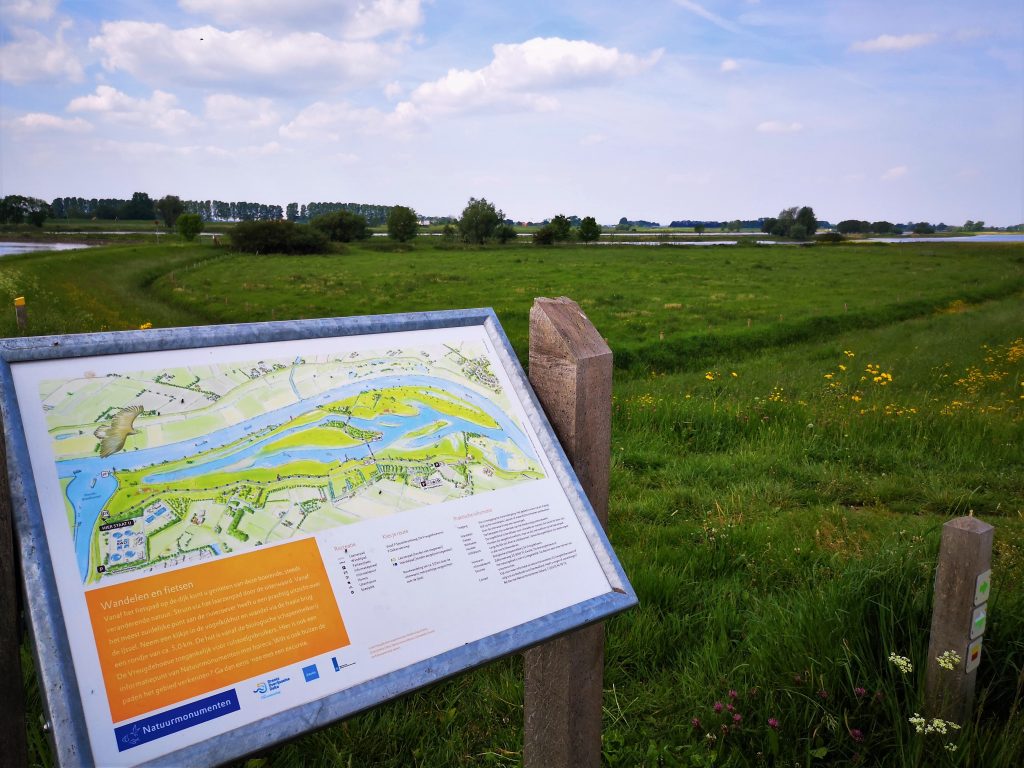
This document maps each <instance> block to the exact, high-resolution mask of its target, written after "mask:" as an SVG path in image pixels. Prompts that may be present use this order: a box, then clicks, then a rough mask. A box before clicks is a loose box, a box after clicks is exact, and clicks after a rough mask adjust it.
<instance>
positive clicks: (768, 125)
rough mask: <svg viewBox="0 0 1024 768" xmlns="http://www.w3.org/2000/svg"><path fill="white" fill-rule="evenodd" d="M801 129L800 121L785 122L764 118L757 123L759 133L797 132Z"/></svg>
mask: <svg viewBox="0 0 1024 768" xmlns="http://www.w3.org/2000/svg"><path fill="white" fill-rule="evenodd" d="M803 129H804V126H803V124H802V123H797V122H792V123H787V122H784V121H782V120H765V121H764V122H763V123H758V124H757V130H758V131H760V132H761V133H797V132H799V131H802V130H803Z"/></svg>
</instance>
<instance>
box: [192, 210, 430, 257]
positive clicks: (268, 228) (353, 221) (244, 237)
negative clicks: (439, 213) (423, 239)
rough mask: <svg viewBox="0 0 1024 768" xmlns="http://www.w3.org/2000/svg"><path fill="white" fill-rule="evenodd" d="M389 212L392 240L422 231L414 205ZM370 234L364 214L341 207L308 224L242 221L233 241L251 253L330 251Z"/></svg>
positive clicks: (232, 233)
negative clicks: (333, 246)
mask: <svg viewBox="0 0 1024 768" xmlns="http://www.w3.org/2000/svg"><path fill="white" fill-rule="evenodd" d="M387 211H388V215H387V218H386V219H385V224H386V225H387V232H388V237H390V238H391V239H392V240H395V241H397V242H400V243H405V242H409V241H410V240H412V239H414V238H415V237H416V235H417V234H419V228H420V219H419V216H418V215H417V214H416V211H414V210H413V209H412V208H408V207H406V206H404V205H392V206H387ZM187 216H188V214H185V215H184V216H182V217H181V219H185V218H186V217H187ZM197 218H198V217H197ZM181 219H179V223H180V221H181ZM201 223H202V221H201V220H200V224H201ZM370 236H371V232H370V228H369V222H368V221H367V219H366V217H365V216H364V215H363V214H361V213H355V212H353V211H351V210H349V209H348V208H338V209H336V210H333V211H330V212H328V213H323V214H320V215H318V216H315V217H314V218H313V219H312V220H310V222H309V223H308V224H302V223H299V222H297V221H292V220H290V219H280V220H277V221H273V220H271V221H252V222H241V223H239V224H237V225H236V226H235V228H234V229H233V230H232V231H231V244H232V245H233V246H234V247H235V248H236V249H237V250H240V251H245V252H247V253H287V254H300V253H326V252H328V251H329V250H330V249H331V245H330V244H331V243H352V242H355V241H357V240H366V239H368V238H369V237H370ZM189 239H191V238H189Z"/></svg>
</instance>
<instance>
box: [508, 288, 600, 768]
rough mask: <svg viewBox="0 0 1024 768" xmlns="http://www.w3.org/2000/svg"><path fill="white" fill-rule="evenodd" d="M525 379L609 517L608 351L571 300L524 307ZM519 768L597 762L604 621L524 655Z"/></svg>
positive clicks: (592, 766) (590, 767) (581, 766)
mask: <svg viewBox="0 0 1024 768" xmlns="http://www.w3.org/2000/svg"><path fill="white" fill-rule="evenodd" d="M529 367H530V370H529V378H530V383H531V384H532V385H533V389H534V391H535V392H536V393H537V398H538V399H539V400H540V403H541V405H542V406H543V408H544V411H545V412H546V413H547V416H548V419H549V420H550V421H551V425H552V427H553V428H554V430H555V434H556V435H557V436H558V439H559V441H560V442H561V444H562V448H563V449H564V450H565V453H566V455H567V456H568V458H569V461H570V462H571V463H572V466H573V468H574V469H575V470H576V476H577V477H578V478H579V481H580V485H581V486H582V487H583V490H584V491H585V492H586V494H587V498H588V499H589V500H590V504H591V506H593V508H594V511H595V512H596V513H597V516H598V518H599V519H600V521H601V525H603V526H605V527H607V524H608V474H609V469H610V463H611V404H612V351H611V349H609V348H608V345H607V343H605V341H604V339H603V338H601V335H600V334H599V333H598V332H597V329H596V328H594V326H593V325H592V324H591V322H590V321H589V320H588V319H587V316H586V315H584V314H583V311H582V310H581V309H580V307H579V305H578V304H576V302H574V301H572V300H571V299H567V298H560V299H545V298H539V299H536V300H535V301H534V303H533V308H532V309H531V310H530V362H529ZM524 668H525V677H526V680H525V690H524V705H525V706H524V709H525V713H524V716H525V727H524V735H523V742H524V744H523V764H524V766H525V768H597V767H598V766H600V764H601V713H602V693H603V685H604V624H595V625H592V626H589V627H584V628H583V629H580V630H576V631H575V632H572V633H570V634H568V635H565V636H563V637H560V638H557V639H555V640H552V641H550V642H547V643H544V644H543V645H540V646H538V647H536V648H532V649H530V650H528V651H526V653H525V654H524Z"/></svg>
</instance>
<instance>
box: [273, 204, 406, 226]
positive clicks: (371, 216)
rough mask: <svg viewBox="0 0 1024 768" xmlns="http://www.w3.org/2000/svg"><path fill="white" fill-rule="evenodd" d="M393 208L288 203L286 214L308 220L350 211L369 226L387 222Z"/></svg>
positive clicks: (386, 206)
mask: <svg viewBox="0 0 1024 768" xmlns="http://www.w3.org/2000/svg"><path fill="white" fill-rule="evenodd" d="M391 208H392V206H390V205H372V204H370V203H302V204H299V203H288V205H286V206H285V208H284V216H285V218H286V219H288V221H299V222H306V221H312V220H313V219H315V218H317V217H318V216H323V215H325V214H328V213H336V212H337V211H348V212H349V213H354V214H357V215H359V216H362V217H363V218H364V219H365V220H366V223H367V224H368V225H369V226H371V227H379V226H383V225H384V224H387V221H388V214H389V213H390V212H391ZM278 218H280V217H278Z"/></svg>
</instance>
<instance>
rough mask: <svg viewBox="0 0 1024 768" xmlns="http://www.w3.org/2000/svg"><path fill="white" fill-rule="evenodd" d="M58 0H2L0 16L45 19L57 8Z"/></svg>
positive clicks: (19, 18)
mask: <svg viewBox="0 0 1024 768" xmlns="http://www.w3.org/2000/svg"><path fill="white" fill-rule="evenodd" d="M58 2H60V0H3V2H0V16H3V17H4V18H5V19H8V20H10V19H18V20H19V21H46V20H47V19H49V18H50V17H51V16H53V13H54V11H56V10H57V3H58Z"/></svg>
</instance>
